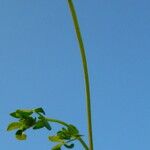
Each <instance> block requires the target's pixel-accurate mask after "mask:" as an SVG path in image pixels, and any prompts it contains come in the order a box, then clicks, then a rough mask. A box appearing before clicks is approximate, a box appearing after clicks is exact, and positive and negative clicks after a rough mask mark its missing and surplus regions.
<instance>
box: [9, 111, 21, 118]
mask: <svg viewBox="0 0 150 150" xmlns="http://www.w3.org/2000/svg"><path fill="white" fill-rule="evenodd" d="M10 115H11V116H12V117H14V118H20V115H19V114H18V113H16V112H12V113H10Z"/></svg>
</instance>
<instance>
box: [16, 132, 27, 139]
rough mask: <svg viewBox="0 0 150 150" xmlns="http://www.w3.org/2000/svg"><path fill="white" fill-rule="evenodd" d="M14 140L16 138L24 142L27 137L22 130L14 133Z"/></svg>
mask: <svg viewBox="0 0 150 150" xmlns="http://www.w3.org/2000/svg"><path fill="white" fill-rule="evenodd" d="M16 138H17V139H18V140H26V138H27V135H26V134H24V133H23V131H22V130H18V131H17V132H16Z"/></svg>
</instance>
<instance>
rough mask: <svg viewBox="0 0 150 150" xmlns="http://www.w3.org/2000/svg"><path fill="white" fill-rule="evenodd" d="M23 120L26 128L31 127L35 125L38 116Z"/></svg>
mask: <svg viewBox="0 0 150 150" xmlns="http://www.w3.org/2000/svg"><path fill="white" fill-rule="evenodd" d="M21 122H22V124H23V127H24V128H30V127H32V126H33V125H35V123H36V118H32V117H27V118H25V119H23V120H21Z"/></svg>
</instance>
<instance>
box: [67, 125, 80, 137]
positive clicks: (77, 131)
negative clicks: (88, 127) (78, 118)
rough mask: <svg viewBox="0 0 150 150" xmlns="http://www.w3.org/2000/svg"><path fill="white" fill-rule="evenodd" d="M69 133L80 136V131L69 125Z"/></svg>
mask: <svg viewBox="0 0 150 150" xmlns="http://www.w3.org/2000/svg"><path fill="white" fill-rule="evenodd" d="M68 131H69V133H70V134H71V135H78V134H79V130H78V129H77V128H76V127H75V126H74V125H72V124H70V125H69V127H68Z"/></svg>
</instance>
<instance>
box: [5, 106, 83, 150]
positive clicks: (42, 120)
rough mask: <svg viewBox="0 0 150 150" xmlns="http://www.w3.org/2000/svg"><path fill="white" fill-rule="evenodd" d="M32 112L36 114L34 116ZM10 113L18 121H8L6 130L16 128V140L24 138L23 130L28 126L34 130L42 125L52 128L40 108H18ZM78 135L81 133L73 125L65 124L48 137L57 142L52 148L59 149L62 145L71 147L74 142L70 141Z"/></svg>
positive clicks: (25, 136) (78, 136)
mask: <svg viewBox="0 0 150 150" xmlns="http://www.w3.org/2000/svg"><path fill="white" fill-rule="evenodd" d="M34 114H36V116H35V115H34ZM10 115H11V116H12V117H14V118H16V119H18V121H17V122H12V123H10V124H9V125H8V127H7V131H13V130H17V131H16V134H15V136H16V138H17V139H18V140H26V138H27V135H26V134H25V131H26V130H27V129H30V128H32V129H34V130H36V129H41V128H44V127H45V128H46V129H48V130H51V129H52V128H51V126H50V124H49V121H50V120H49V119H47V118H46V117H45V112H44V110H43V109H42V108H36V109H31V110H20V109H18V110H16V111H15V112H13V113H11V114H10ZM57 123H59V122H57ZM65 124H66V123H65ZM80 136H81V135H79V131H78V129H77V128H76V127H75V126H73V125H71V124H66V125H65V127H63V128H62V129H61V130H60V131H58V132H57V133H56V135H53V136H49V137H48V139H49V140H50V141H51V142H56V143H57V144H56V146H54V147H53V148H52V150H61V147H62V146H65V147H66V148H73V147H74V144H73V143H72V142H73V141H75V140H77V139H78V138H80Z"/></svg>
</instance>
